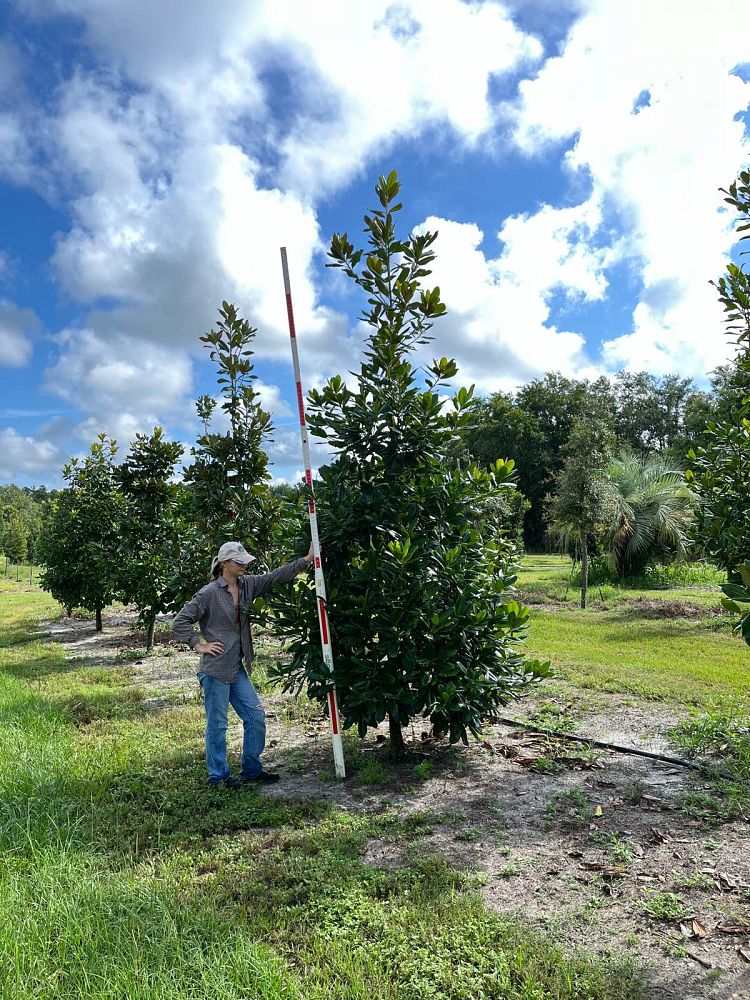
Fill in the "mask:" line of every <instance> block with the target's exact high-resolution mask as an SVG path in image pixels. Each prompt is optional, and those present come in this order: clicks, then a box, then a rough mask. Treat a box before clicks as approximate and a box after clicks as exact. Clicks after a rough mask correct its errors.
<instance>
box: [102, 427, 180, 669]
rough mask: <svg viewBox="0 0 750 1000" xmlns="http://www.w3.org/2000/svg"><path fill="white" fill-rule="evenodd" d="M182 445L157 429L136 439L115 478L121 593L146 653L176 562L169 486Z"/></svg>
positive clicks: (176, 523) (173, 494)
mask: <svg viewBox="0 0 750 1000" xmlns="http://www.w3.org/2000/svg"><path fill="white" fill-rule="evenodd" d="M181 455H182V445H181V444H178V443H176V442H172V441H166V440H165V439H164V432H163V430H162V428H161V427H155V428H154V430H153V433H152V434H151V435H148V436H147V435H145V434H137V435H136V438H135V441H134V442H133V443H132V444H131V446H130V453H129V454H128V457H127V458H126V459H125V461H124V462H123V464H122V465H121V466H120V467H119V468H118V469H117V473H116V477H117V481H118V483H119V485H120V488H121V490H122V493H123V497H124V500H125V505H124V511H123V518H122V534H121V536H120V542H121V546H120V555H119V559H118V566H119V579H120V589H121V590H122V596H123V598H124V600H126V601H133V602H134V603H135V604H136V607H137V608H138V612H139V623H140V624H141V625H145V627H146V649H147V650H150V649H151V647H152V646H153V644H154V626H155V624H156V616H157V615H158V614H159V613H160V612H163V611H166V610H168V609H169V608H170V606H171V604H172V596H173V595H172V588H171V586H170V584H171V580H172V577H173V574H174V564H175V558H176V555H177V553H178V551H179V548H180V519H179V517H178V511H177V496H178V491H179V487H178V486H177V484H176V483H175V482H173V480H172V476H173V474H174V468H175V465H176V463H177V462H178V461H179V459H180V456H181Z"/></svg>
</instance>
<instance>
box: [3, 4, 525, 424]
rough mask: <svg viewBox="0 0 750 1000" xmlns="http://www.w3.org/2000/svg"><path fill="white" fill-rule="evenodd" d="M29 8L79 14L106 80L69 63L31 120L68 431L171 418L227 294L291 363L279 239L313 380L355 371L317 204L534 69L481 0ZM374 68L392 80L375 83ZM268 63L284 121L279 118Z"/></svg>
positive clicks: (472, 128)
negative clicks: (501, 80) (286, 103)
mask: <svg viewBox="0 0 750 1000" xmlns="http://www.w3.org/2000/svg"><path fill="white" fill-rule="evenodd" d="M23 7H24V9H25V11H26V12H27V14H29V15H31V16H36V17H39V18H43V19H44V18H49V17H52V16H55V15H67V16H73V17H75V18H77V19H78V20H79V22H80V24H81V25H82V27H83V37H84V39H85V40H86V41H87V42H88V44H89V46H90V48H91V51H92V52H94V53H95V54H96V57H97V59H99V60H100V63H101V65H102V66H106V71H103V70H96V71H92V70H90V69H87V70H84V69H82V68H80V67H79V68H78V69H76V70H75V71H74V73H73V75H72V76H71V77H70V78H69V79H67V80H66V81H64V83H63V84H62V85H61V86H60V88H59V91H58V93H57V95H56V97H55V98H54V99H53V100H52V101H51V102H50V103H48V105H47V107H46V109H45V112H44V115H45V119H44V123H43V127H40V122H39V120H38V118H39V112H37V119H36V121H35V131H36V133H37V134H43V135H44V137H45V145H44V157H43V159H44V161H45V164H46V167H47V173H48V176H47V177H46V179H45V180H44V182H41V181H38V185H42V186H43V185H46V186H47V187H50V186H54V185H56V186H57V189H58V190H59V189H61V188H65V189H66V191H67V192H68V196H67V204H68V210H69V212H70V215H71V218H72V225H71V227H70V229H69V230H68V231H67V232H64V233H61V234H60V235H59V236H58V239H57V245H56V248H55V252H54V255H53V258H52V267H53V271H54V273H55V275H56V277H57V280H58V282H59V285H60V287H61V288H62V289H63V290H64V292H65V294H66V295H68V296H70V297H72V298H73V299H75V300H77V301H78V302H79V303H81V304H82V305H84V306H85V307H88V310H89V311H88V314H87V316H86V320H85V328H84V329H80V330H77V331H76V330H69V331H67V332H66V333H64V334H63V335H62V336H61V337H60V347H61V350H62V357H61V359H60V360H59V361H58V362H57V363H56V364H54V365H53V366H52V368H51V370H50V371H49V372H48V376H47V384H48V385H49V386H50V387H51V388H53V389H54V391H55V392H57V393H58V394H59V395H61V396H63V398H66V399H68V400H70V401H71V402H75V404H76V405H77V406H78V407H80V408H81V409H82V410H83V412H84V414H88V415H89V416H90V419H89V418H88V417H86V418H85V419H84V421H83V422H82V424H81V426H80V433H81V434H87V433H89V430H90V428H91V427H92V426H94V425H95V424H96V423H97V422H103V423H105V424H107V426H113V425H116V426H117V427H118V428H119V430H120V434H122V433H124V432H125V430H126V428H135V427H144V426H145V425H147V424H149V423H152V422H153V419H154V418H155V417H157V416H158V415H164V414H167V415H168V414H169V413H170V409H172V410H174V411H176V410H177V409H179V404H178V401H177V399H176V394H178V393H179V392H180V391H184V390H185V389H186V388H187V386H188V385H189V378H188V369H189V364H190V357H191V356H193V357H194V356H195V354H196V348H197V336H198V335H199V334H201V333H203V332H204V331H205V330H206V329H208V327H209V326H210V325H211V324H212V322H213V320H214V317H215V309H216V306H217V304H218V303H219V302H220V301H222V300H223V299H225V298H226V299H229V300H231V301H234V302H236V303H237V304H238V306H239V307H240V309H241V310H242V312H243V314H244V315H246V316H247V317H248V318H250V319H251V321H252V322H253V323H254V325H257V326H258V327H259V328H260V334H259V337H258V339H257V341H256V345H255V348H256V351H257V356H258V358H259V359H261V360H262V359H283V360H286V359H287V357H288V335H287V331H286V323H285V311H284V307H283V296H282V289H281V280H280V268H279V259H278V247H279V245H282V244H283V245H287V246H288V248H289V255H290V266H291V269H292V275H293V291H294V301H295V313H296V317H297V324H298V327H300V328H301V329H304V331H305V339H304V347H303V350H304V354H305V358H304V363H305V372H306V380H307V382H308V384H317V383H320V381H322V379H323V378H324V377H326V376H327V375H328V374H329V373H330V371H331V370H333V369H336V370H338V369H341V368H344V369H346V368H349V367H351V366H352V365H353V364H354V363H355V361H356V358H357V356H358V354H359V347H360V343H359V338H358V335H357V333H356V331H354V332H352V331H351V330H350V327H349V322H348V320H347V319H346V317H345V316H343V315H342V314H340V313H338V312H336V311H335V310H333V309H331V308H330V307H328V306H326V305H325V304H324V303H321V302H320V301H319V300H318V294H317V290H316V284H315V272H316V266H317V263H316V257H317V255H319V254H320V253H321V252H322V245H321V239H320V234H319V231H318V223H317V219H316V215H315V212H314V209H313V207H312V199H313V198H316V197H318V196H319V195H320V194H322V193H323V192H326V191H330V190H331V189H332V188H335V187H337V186H340V185H342V184H344V183H346V182H347V181H348V180H349V179H350V178H351V177H352V176H353V175H355V174H356V172H357V171H358V170H359V169H360V168H361V166H362V164H363V162H364V159H365V157H366V156H367V155H368V154H369V153H370V152H371V151H372V150H373V149H374V148H376V147H378V146H379V145H380V144H381V143H383V142H385V141H389V140H391V139H393V138H396V137H398V136H401V135H406V134H408V135H414V134H417V133H418V132H419V131H421V130H423V129H426V128H429V127H430V126H431V125H432V124H434V123H436V122H442V123H445V124H447V125H448V126H449V128H451V129H452V130H453V132H454V133H455V134H456V135H457V136H458V137H460V139H461V140H462V141H464V142H466V143H469V144H471V143H473V142H476V140H477V138H478V137H479V136H480V135H482V134H484V133H486V132H487V130H488V129H489V128H490V127H491V126H492V124H493V121H494V109H493V108H492V106H491V103H490V101H489V98H488V94H489V83H490V80H491V79H492V77H493V76H494V75H497V74H501V73H505V72H508V71H510V70H513V69H516V68H517V67H518V66H519V65H520V64H523V63H526V62H533V61H534V60H538V59H539V58H540V56H541V46H540V44H539V42H538V41H537V40H536V39H534V38H532V37H531V36H529V35H527V34H525V33H524V32H522V31H520V30H519V29H518V28H517V27H515V25H514V24H513V21H512V20H511V19H510V17H509V16H508V15H507V13H506V12H505V10H504V9H503V8H502V7H501V6H499V5H498V4H495V3H493V2H478V3H475V4H471V5H467V4H465V3H463V2H461V0H433V2H431V3H429V4H428V3H427V2H426V0H404V2H400V3H390V2H387V0H380V2H376V3H373V4H369V5H360V4H344V3H336V4H330V5H324V6H323V7H317V8H314V9H313V8H311V7H310V5H309V4H307V3H304V2H302V0H299V2H297V3H293V4H285V5H279V4H275V3H272V2H270V0H269V2H266V3H258V4H253V5H247V4H245V3H243V2H239V0H233V2H228V3H226V4H222V5H221V7H220V8H217V9H215V10H214V9H213V8H212V9H211V11H210V13H209V12H208V8H205V7H204V6H203V5H188V6H187V7H186V6H185V5H184V4H181V3H178V2H177V0H165V2H164V3H163V4H159V5H157V7H156V8H155V7H154V6H153V4H150V3H147V2H146V0H132V2H128V3H124V2H120V3H113V4H100V3H98V2H95V0H25V2H24V4H23ZM290 8H292V9H290ZM160 25H163V26H164V29H165V30H159V26H160ZM167 26H168V28H169V30H166V28H167ZM344 38H345V39H346V44H341V42H342V39H344ZM448 52H450V58H447V53H448ZM383 65H388V66H389V72H388V74H387V75H386V77H385V82H384V84H383V86H380V87H372V85H371V81H372V79H373V76H374V73H375V69H376V68H377V67H380V66H383ZM279 67H283V72H284V74H285V76H286V77H287V79H288V80H289V81H291V83H290V85H291V86H292V87H293V88H294V96H295V102H296V103H295V106H294V107H293V108H280V107H279V106H278V100H277V94H276V89H277V88H276V86H275V82H274V81H275V77H274V76H273V74H274V73H278V70H279ZM19 121H20V119H18V118H16V117H13V116H12V115H11V116H10V117H9V118H8V121H7V122H6V126H5V127H6V130H7V143H6V146H7V148H14V145H13V144H16V145H18V143H21V142H28V141H29V137H28V136H27V135H26V134H25V133H24V132H23V130H21V131H18V129H19ZM2 128H3V122H2V120H0V132H1V131H2ZM259 136H261V137H262V140H261V141H258V137H259ZM261 154H262V156H263V157H264V158H265V159H263V158H262V157H261ZM269 157H270V162H273V161H274V160H275V161H276V163H277V169H276V170H275V171H274V173H273V175H270V174H269V173H268V169H267V164H268V162H269ZM49 175H52V176H49ZM101 303H106V307H103V306H102V305H101ZM105 345H106V347H105ZM160 351H161V353H159V352H160ZM154 352H156V354H154ZM165 352H168V356H167V353H165ZM155 357H158V361H157V362H155V361H154V358H155ZM103 358H106V361H104V360H102V359H103ZM279 399H280V397H276V398H275V399H274V403H275V404H276V412H277V413H278V414H282V413H283V411H282V410H281V409H279V407H278V401H279ZM181 405H182V407H183V409H185V408H186V407H187V405H188V402H187V397H183V398H182V404H181Z"/></svg>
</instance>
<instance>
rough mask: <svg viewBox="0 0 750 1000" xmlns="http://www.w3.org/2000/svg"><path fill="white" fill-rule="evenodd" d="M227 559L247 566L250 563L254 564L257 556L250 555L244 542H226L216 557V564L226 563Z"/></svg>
mask: <svg viewBox="0 0 750 1000" xmlns="http://www.w3.org/2000/svg"><path fill="white" fill-rule="evenodd" d="M227 559H231V560H233V561H234V562H237V563H242V565H243V566H247V564H248V563H251V562H253V560H254V559H255V556H251V555H250V553H249V552H248V551H247V549H246V548H245V546H244V545H243V544H242V542H224V544H223V545H222V547H221V548H220V549H219V552H218V555H217V556H216V562H217V563H220V562H226V561H227Z"/></svg>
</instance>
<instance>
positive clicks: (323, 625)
mask: <svg viewBox="0 0 750 1000" xmlns="http://www.w3.org/2000/svg"><path fill="white" fill-rule="evenodd" d="M281 269H282V271H283V272H284V291H285V293H286V315H287V319H288V320H289V339H290V340H291V343H292V364H293V365H294V382H295V385H296V387H297V409H298V410H299V427H300V434H301V436H302V457H303V459H304V462H305V479H306V480H307V485H308V486H309V487H310V491H311V494H312V495H311V496H310V498H309V500H308V501H307V509H308V513H309V514H310V534H311V536H312V544H313V560H314V564H315V596H316V599H317V605H318V624H319V625H320V644H321V646H322V647H323V662H324V663H325V665H326V666H327V667H328V672H329V673H330V675H331V687H330V688H329V690H328V717H329V720H330V723H331V740H332V742H333V762H334V764H335V766H336V777H337V778H345V777H346V769H345V767H344V747H343V744H342V742H341V720H340V717H339V706H338V702H337V700H336V688H335V686H334V684H333V650H332V649H331V630H330V628H329V626H328V612H327V611H326V582H325V578H324V576H323V564H322V563H321V561H320V537H319V536H318V515H317V513H316V511H315V496H314V493H315V490H314V488H313V478H312V463H311V462H310V441H309V439H308V436H307V421H306V420H305V397H304V396H303V394H302V379H301V377H300V370H299V352H298V351H297V332H296V330H295V328H294V311H293V309H292V288H291V285H290V283H289V264H288V263H287V259H286V247H281Z"/></svg>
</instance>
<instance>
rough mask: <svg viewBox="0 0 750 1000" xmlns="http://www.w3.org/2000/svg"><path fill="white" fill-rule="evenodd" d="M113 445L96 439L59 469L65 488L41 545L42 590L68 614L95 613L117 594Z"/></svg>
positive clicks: (118, 501) (119, 509) (119, 508)
mask: <svg viewBox="0 0 750 1000" xmlns="http://www.w3.org/2000/svg"><path fill="white" fill-rule="evenodd" d="M116 454H117V445H116V444H115V442H114V441H112V440H109V439H108V438H107V437H106V435H104V434H100V435H99V437H98V438H97V440H96V441H95V442H94V443H93V444H92V445H91V451H90V453H89V454H88V455H87V456H86V458H84V459H83V461H81V462H79V461H78V459H75V458H74V459H72V460H71V461H70V463H69V464H68V465H66V466H65V467H64V468H63V478H64V479H65V481H66V482H67V487H66V488H65V489H64V490H63V491H62V492H61V493H60V494H59V495H58V497H57V499H56V500H54V501H53V507H52V512H51V515H50V517H49V519H48V520H47V522H46V524H45V527H44V530H43V533H42V536H41V538H40V540H39V558H40V561H41V562H42V563H43V564H44V572H43V574H42V581H41V582H42V586H43V587H44V589H45V590H48V591H49V592H50V593H51V594H52V596H53V597H55V598H56V599H57V600H58V601H60V603H61V604H63V605H64V606H65V607H66V608H67V609H68V611H69V612H70V611H71V610H72V609H73V608H84V609H86V610H87V611H94V612H95V613H96V628H97V630H98V631H101V628H102V609H103V608H106V607H107V605H108V604H111V602H112V601H113V600H114V599H115V598H116V597H118V596H120V595H119V587H120V583H119V579H118V572H119V569H118V558H117V556H118V552H119V548H120V535H121V530H122V517H123V500H122V495H121V493H120V492H119V490H118V489H117V482H116V477H115V457H116Z"/></svg>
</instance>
